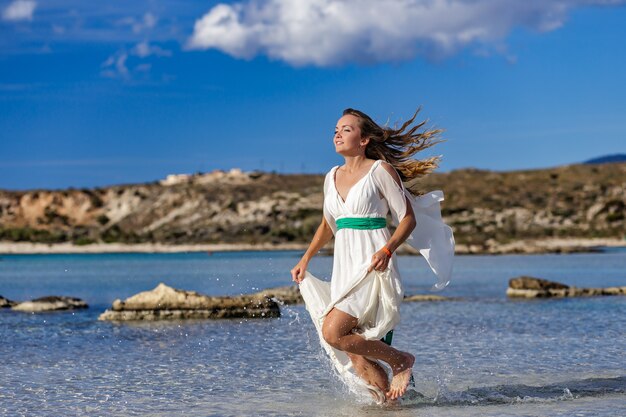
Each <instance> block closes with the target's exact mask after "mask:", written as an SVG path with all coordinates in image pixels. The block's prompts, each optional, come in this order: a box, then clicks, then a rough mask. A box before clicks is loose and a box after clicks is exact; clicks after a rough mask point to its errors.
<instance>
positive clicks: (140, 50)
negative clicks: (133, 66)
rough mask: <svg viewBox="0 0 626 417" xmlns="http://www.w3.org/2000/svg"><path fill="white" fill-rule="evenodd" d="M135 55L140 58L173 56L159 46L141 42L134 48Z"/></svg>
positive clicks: (170, 52)
mask: <svg viewBox="0 0 626 417" xmlns="http://www.w3.org/2000/svg"><path fill="white" fill-rule="evenodd" d="M132 52H133V54H134V55H137V56H138V57H140V58H145V57H148V56H150V55H155V56H172V51H168V50H167V49H163V48H161V47H160V46H158V45H150V44H149V43H148V42H147V41H144V42H140V43H138V44H137V45H135V47H134V48H133V51H132Z"/></svg>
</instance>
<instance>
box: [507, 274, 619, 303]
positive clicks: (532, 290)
mask: <svg viewBox="0 0 626 417" xmlns="http://www.w3.org/2000/svg"><path fill="white" fill-rule="evenodd" d="M506 295H507V297H509V298H565V297H596V296H613V295H626V286H624V287H607V288H579V287H573V286H569V285H565V284H561V283H560V282H555V281H548V280H546V279H541V278H534V277H528V276H521V277H517V278H512V279H511V280H510V281H509V287H508V288H507V290H506Z"/></svg>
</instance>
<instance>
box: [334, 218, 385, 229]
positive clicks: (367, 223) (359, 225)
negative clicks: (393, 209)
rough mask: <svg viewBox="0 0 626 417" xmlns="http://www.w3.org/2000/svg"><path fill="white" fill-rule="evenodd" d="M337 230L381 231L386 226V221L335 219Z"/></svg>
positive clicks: (378, 219)
mask: <svg viewBox="0 0 626 417" xmlns="http://www.w3.org/2000/svg"><path fill="white" fill-rule="evenodd" d="M336 223H337V230H340V229H359V230H371V229H381V228H383V227H385V226H387V219H386V218H384V217H344V218H343V219H337V222H336Z"/></svg>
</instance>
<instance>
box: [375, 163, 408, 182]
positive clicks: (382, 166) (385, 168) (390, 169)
mask: <svg viewBox="0 0 626 417" xmlns="http://www.w3.org/2000/svg"><path fill="white" fill-rule="evenodd" d="M375 164H378V167H376V168H375V169H374V171H373V173H374V175H375V176H376V175H382V176H385V175H387V174H389V175H391V178H393V179H394V181H395V182H396V183H398V184H402V180H401V179H400V175H398V171H396V168H395V167H394V166H393V165H391V164H390V163H389V162H387V161H383V160H382V159H379V160H377V161H376V162H375ZM385 172H387V174H385Z"/></svg>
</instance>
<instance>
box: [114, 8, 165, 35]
mask: <svg viewBox="0 0 626 417" xmlns="http://www.w3.org/2000/svg"><path fill="white" fill-rule="evenodd" d="M158 21H159V19H158V18H157V17H156V16H155V15H153V14H152V13H150V12H147V13H144V15H143V17H142V18H141V19H136V18H135V17H132V16H129V17H124V18H122V19H120V20H119V21H118V22H117V23H118V24H120V25H123V26H130V27H131V29H132V31H133V32H134V33H141V32H143V31H146V30H148V29H152V28H154V27H155V26H156V24H157V22H158Z"/></svg>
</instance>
